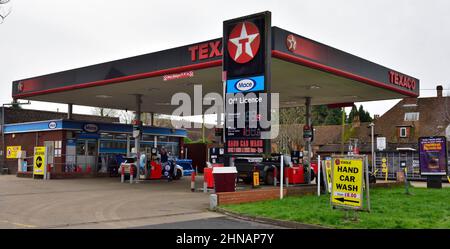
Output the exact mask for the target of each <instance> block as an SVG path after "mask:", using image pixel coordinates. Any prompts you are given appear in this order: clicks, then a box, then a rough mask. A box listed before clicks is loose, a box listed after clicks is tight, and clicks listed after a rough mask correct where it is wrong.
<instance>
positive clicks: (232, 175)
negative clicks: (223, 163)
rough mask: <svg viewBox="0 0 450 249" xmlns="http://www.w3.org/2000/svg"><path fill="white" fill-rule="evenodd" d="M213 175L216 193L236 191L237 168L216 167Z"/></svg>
mask: <svg viewBox="0 0 450 249" xmlns="http://www.w3.org/2000/svg"><path fill="white" fill-rule="evenodd" d="M212 173H213V177H214V187H215V190H216V193H219V192H235V191H236V177H237V170H236V167H214V168H213V172H212Z"/></svg>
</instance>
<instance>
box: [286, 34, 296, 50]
mask: <svg viewBox="0 0 450 249" xmlns="http://www.w3.org/2000/svg"><path fill="white" fill-rule="evenodd" d="M286 47H287V48H288V50H289V51H291V52H294V51H295V49H296V48H297V40H296V39H295V36H294V35H288V36H287V37H286Z"/></svg>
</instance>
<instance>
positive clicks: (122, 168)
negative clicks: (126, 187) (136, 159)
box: [120, 166, 125, 183]
mask: <svg viewBox="0 0 450 249" xmlns="http://www.w3.org/2000/svg"><path fill="white" fill-rule="evenodd" d="M120 182H121V183H124V182H125V167H124V166H122V167H121V170H120Z"/></svg>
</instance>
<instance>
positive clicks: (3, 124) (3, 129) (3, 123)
mask: <svg viewBox="0 0 450 249" xmlns="http://www.w3.org/2000/svg"><path fill="white" fill-rule="evenodd" d="M29 104H31V102H30V101H29V100H28V102H25V103H20V102H15V101H13V102H12V103H5V104H2V174H3V170H4V168H5V166H6V155H5V148H6V146H5V106H19V105H29Z"/></svg>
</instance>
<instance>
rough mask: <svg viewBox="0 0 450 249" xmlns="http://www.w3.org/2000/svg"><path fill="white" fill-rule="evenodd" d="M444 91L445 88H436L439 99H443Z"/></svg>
mask: <svg viewBox="0 0 450 249" xmlns="http://www.w3.org/2000/svg"><path fill="white" fill-rule="evenodd" d="M442 90H443V88H442V86H441V85H439V86H437V87H436V92H437V97H438V98H442Z"/></svg>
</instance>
